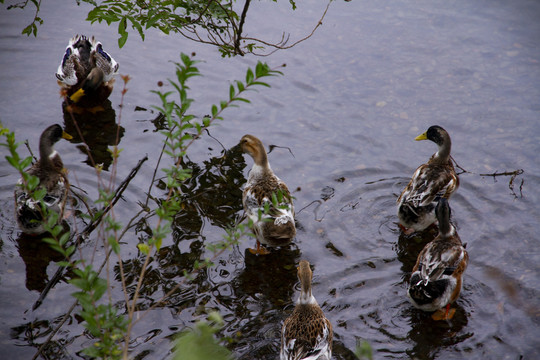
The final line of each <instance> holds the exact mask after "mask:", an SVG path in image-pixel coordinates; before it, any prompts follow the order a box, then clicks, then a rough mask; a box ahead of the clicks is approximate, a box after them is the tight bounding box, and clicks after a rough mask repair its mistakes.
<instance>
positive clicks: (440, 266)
mask: <svg viewBox="0 0 540 360" xmlns="http://www.w3.org/2000/svg"><path fill="white" fill-rule="evenodd" d="M435 213H436V216H437V220H438V221H439V234H438V235H437V237H436V238H435V239H434V240H433V241H431V242H429V243H428V244H427V245H426V246H425V247H424V249H423V250H422V251H421V252H420V254H419V255H418V258H417V260H416V264H415V265H414V267H413V270H412V275H411V278H410V281H409V286H408V289H407V295H408V297H409V299H410V301H411V303H412V304H413V305H414V306H415V307H416V308H418V309H420V310H423V311H428V312H434V313H433V314H432V318H433V319H434V320H449V319H451V318H452V317H453V316H454V313H455V311H456V310H455V309H451V308H450V304H451V303H453V302H454V301H456V299H457V298H458V297H459V294H460V292H461V287H462V283H463V273H464V272H465V269H467V264H468V262H469V255H468V253H467V250H465V247H464V246H463V245H462V243H461V239H460V237H459V235H458V233H457V231H456V229H455V227H454V226H453V225H452V224H451V223H450V214H451V209H450V206H449V205H448V200H447V199H445V198H440V199H439V201H438V203H437V206H436V208H435Z"/></svg>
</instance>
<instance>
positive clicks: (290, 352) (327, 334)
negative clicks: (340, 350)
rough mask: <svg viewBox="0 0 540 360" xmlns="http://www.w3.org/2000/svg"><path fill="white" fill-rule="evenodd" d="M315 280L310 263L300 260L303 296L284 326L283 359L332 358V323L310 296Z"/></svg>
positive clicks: (309, 359) (281, 356)
mask: <svg viewBox="0 0 540 360" xmlns="http://www.w3.org/2000/svg"><path fill="white" fill-rule="evenodd" d="M312 277H313V273H312V272H311V269H310V267H309V262H307V261H306V260H302V261H300V265H299V266H298V278H299V279H300V286H301V290H300V297H299V298H298V300H297V302H296V307H295V308H294V310H293V313H292V314H291V316H290V317H288V318H287V319H286V320H285V322H284V323H283V328H282V330H281V352H280V360H330V358H331V357H332V337H333V331H332V324H331V323H330V321H329V320H328V319H327V318H326V317H325V316H324V313H323V311H322V310H321V308H320V307H319V304H317V300H315V297H314V296H313V295H312V293H311V280H312Z"/></svg>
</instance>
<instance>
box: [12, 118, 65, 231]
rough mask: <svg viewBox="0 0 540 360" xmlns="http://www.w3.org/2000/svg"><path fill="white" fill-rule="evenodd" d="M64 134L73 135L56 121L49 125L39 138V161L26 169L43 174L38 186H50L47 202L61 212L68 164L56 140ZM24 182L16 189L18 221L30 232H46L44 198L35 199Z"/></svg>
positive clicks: (47, 190)
mask: <svg viewBox="0 0 540 360" xmlns="http://www.w3.org/2000/svg"><path fill="white" fill-rule="evenodd" d="M62 138H64V139H71V136H70V135H69V134H67V133H66V132H64V131H63V130H62V127H60V125H52V126H49V127H48V128H47V129H45V131H43V133H42V134H41V137H40V139H39V161H37V162H36V163H35V164H34V165H32V166H31V167H30V168H29V169H28V170H26V172H27V173H28V174H30V175H33V176H36V177H38V178H39V185H38V188H44V189H46V194H45V197H44V198H43V202H44V204H45V206H46V207H47V208H48V209H50V210H53V211H55V212H57V213H59V214H61V212H62V210H63V204H64V202H65V201H64V200H65V199H66V196H67V186H68V185H67V178H66V176H65V170H64V164H63V162H62V159H61V158H60V155H59V154H58V152H56V150H54V144H55V143H56V142H58V140H60V139H62ZM22 182H23V180H22V179H20V180H19V182H18V185H17V188H16V189H15V212H16V218H17V224H18V225H19V227H20V229H21V230H22V231H23V232H24V233H26V234H30V235H39V234H42V233H44V232H45V229H44V227H43V223H42V222H43V213H42V209H41V205H40V202H39V201H36V200H34V199H33V198H32V196H31V194H29V193H28V192H27V191H26V190H25V189H23V187H22V186H21V185H22Z"/></svg>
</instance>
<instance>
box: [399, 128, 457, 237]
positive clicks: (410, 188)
mask: <svg viewBox="0 0 540 360" xmlns="http://www.w3.org/2000/svg"><path fill="white" fill-rule="evenodd" d="M415 140H416V141H420V140H431V141H433V142H434V143H435V144H437V146H438V150H437V152H436V153H435V154H433V155H432V156H431V157H430V159H429V160H428V162H427V163H425V164H422V165H420V166H419V167H418V168H417V169H416V171H415V172H414V174H413V176H412V178H411V180H410V181H409V183H408V184H407V186H406V187H405V189H403V191H402V192H401V194H400V195H399V197H398V199H397V204H398V218H399V224H398V225H399V228H400V229H401V230H402V231H403V233H405V234H407V235H410V234H412V233H414V232H419V231H422V230H424V229H426V228H428V227H429V226H431V225H432V224H434V223H435V222H436V221H437V219H436V217H435V206H436V205H437V201H438V200H439V198H441V197H443V198H446V199H449V198H450V196H452V194H453V193H454V192H455V191H456V190H457V189H458V187H459V177H458V176H457V174H456V171H455V169H454V165H453V163H452V159H451V157H450V150H451V147H452V141H451V140H450V135H449V134H448V132H447V131H446V130H445V129H443V128H442V127H441V126H438V125H433V126H430V127H429V128H428V129H427V131H426V132H424V133H423V134H421V135H418V136H417V137H416V138H415Z"/></svg>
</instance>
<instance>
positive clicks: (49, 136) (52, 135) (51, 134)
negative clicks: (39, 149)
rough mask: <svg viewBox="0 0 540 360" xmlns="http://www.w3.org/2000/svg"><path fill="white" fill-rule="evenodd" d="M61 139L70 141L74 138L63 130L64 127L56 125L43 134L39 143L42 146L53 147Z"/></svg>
mask: <svg viewBox="0 0 540 360" xmlns="http://www.w3.org/2000/svg"><path fill="white" fill-rule="evenodd" d="M60 139H66V140H70V139H73V137H72V136H71V135H69V134H68V133H67V132H65V131H64V130H62V127H61V126H60V125H58V124H54V125H51V126H49V127H48V128H46V129H45V130H44V131H43V133H41V138H40V140H39V142H40V144H41V143H45V144H49V145H51V146H52V145H54V144H55V143H57V142H58V141H59V140H60Z"/></svg>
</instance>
